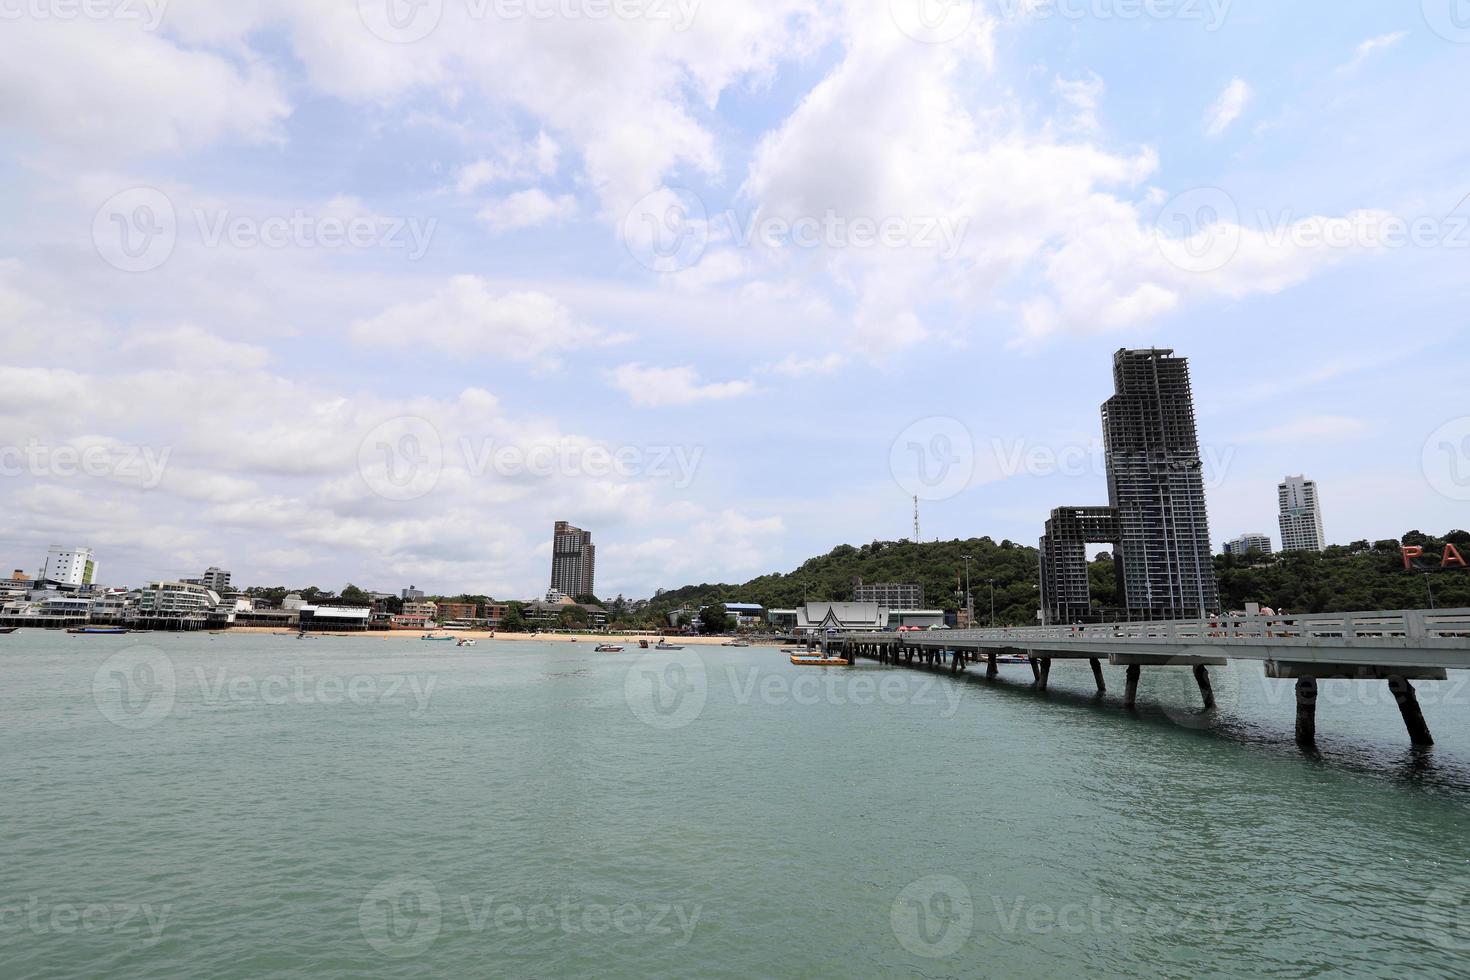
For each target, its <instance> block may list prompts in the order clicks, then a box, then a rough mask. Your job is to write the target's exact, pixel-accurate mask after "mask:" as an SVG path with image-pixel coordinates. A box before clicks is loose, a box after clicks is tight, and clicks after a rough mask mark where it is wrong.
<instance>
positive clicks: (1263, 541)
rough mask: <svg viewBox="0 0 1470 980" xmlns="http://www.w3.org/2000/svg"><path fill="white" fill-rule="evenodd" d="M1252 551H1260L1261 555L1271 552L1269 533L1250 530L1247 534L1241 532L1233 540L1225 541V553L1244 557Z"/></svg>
mask: <svg viewBox="0 0 1470 980" xmlns="http://www.w3.org/2000/svg"><path fill="white" fill-rule="evenodd" d="M1252 551H1257V552H1260V553H1261V554H1263V555H1269V554H1271V536H1270V535H1269V534H1262V533H1261V532H1259V531H1251V532H1249V533H1247V534H1242V535H1241V536H1240V537H1238V538H1236V539H1235V540H1234V541H1226V542H1225V554H1227V555H1234V556H1235V557H1237V558H1244V557H1245V556H1246V555H1248V554H1250V553H1251V552H1252Z"/></svg>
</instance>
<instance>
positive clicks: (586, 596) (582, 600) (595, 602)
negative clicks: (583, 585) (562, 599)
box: [572, 592, 602, 606]
mask: <svg viewBox="0 0 1470 980" xmlns="http://www.w3.org/2000/svg"><path fill="white" fill-rule="evenodd" d="M572 601H573V602H575V603H577V604H578V605H582V606H600V605H602V600H601V599H599V598H597V596H595V595H593V594H592V593H591V592H583V593H582V594H581V595H574V596H572Z"/></svg>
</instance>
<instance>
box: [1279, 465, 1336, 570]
mask: <svg viewBox="0 0 1470 980" xmlns="http://www.w3.org/2000/svg"><path fill="white" fill-rule="evenodd" d="M1277 490H1278V493H1279V495H1280V500H1281V550H1282V551H1321V550H1322V549H1323V548H1325V547H1327V534H1326V533H1325V532H1324V531H1323V530H1322V501H1321V499H1320V498H1319V497H1318V496H1317V483H1316V481H1315V480H1308V479H1307V478H1306V477H1304V476H1288V477H1287V478H1286V480H1285V482H1283V483H1282V484H1281V486H1279V487H1278V488H1277Z"/></svg>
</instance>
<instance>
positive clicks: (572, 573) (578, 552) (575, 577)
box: [551, 521, 597, 596]
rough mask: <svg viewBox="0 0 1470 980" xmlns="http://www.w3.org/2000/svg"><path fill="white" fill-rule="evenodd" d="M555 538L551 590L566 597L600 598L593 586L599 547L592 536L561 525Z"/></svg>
mask: <svg viewBox="0 0 1470 980" xmlns="http://www.w3.org/2000/svg"><path fill="white" fill-rule="evenodd" d="M551 534H552V537H551V587H552V588H553V589H554V590H556V591H557V592H560V593H562V594H563V595H569V596H579V595H588V594H590V595H596V593H595V592H594V591H593V588H592V582H593V573H594V571H595V569H596V565H597V547H596V546H595V545H594V544H593V543H592V533H591V532H590V531H584V530H582V529H581V528H579V527H572V525H570V524H568V523H567V522H566V521H557V522H556V527H555V528H554V529H553V530H552V532H551Z"/></svg>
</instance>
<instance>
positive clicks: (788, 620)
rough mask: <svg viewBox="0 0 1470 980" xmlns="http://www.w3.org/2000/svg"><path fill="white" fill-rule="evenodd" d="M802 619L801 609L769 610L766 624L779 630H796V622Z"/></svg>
mask: <svg viewBox="0 0 1470 980" xmlns="http://www.w3.org/2000/svg"><path fill="white" fill-rule="evenodd" d="M800 617H801V610H799V609H768V610H766V622H768V623H770V624H771V625H772V626H773V627H775V628H776V629H778V630H794V629H796V621H797V619H799V618H800Z"/></svg>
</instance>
